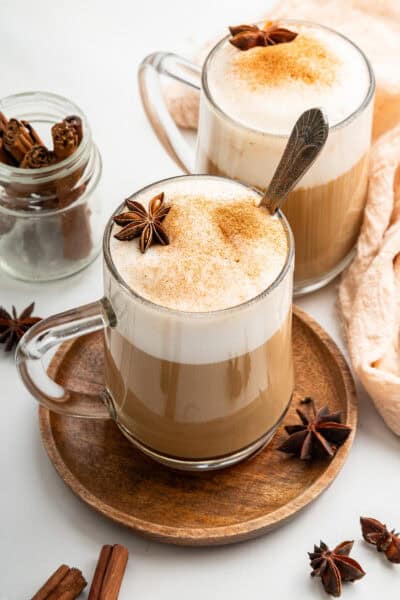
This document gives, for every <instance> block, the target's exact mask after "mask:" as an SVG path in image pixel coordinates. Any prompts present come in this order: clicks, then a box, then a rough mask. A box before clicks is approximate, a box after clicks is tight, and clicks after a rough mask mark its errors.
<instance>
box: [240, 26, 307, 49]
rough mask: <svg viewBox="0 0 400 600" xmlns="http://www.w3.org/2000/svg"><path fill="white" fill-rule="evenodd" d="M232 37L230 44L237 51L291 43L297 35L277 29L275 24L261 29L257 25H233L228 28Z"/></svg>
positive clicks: (286, 30)
mask: <svg viewBox="0 0 400 600" xmlns="http://www.w3.org/2000/svg"><path fill="white" fill-rule="evenodd" d="M229 31H230V32H231V35H232V37H231V38H230V39H229V41H230V43H231V44H232V45H233V46H235V47H236V48H239V50H250V48H255V47H256V46H275V45H276V44H285V43H287V42H291V41H292V40H294V39H295V38H296V37H297V33H295V32H294V31H290V30H289V29H285V28H284V27H279V25H277V24H276V23H268V24H266V26H265V27H264V28H263V29H260V28H259V27H257V25H234V26H231V27H229Z"/></svg>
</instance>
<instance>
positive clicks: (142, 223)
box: [114, 192, 171, 253]
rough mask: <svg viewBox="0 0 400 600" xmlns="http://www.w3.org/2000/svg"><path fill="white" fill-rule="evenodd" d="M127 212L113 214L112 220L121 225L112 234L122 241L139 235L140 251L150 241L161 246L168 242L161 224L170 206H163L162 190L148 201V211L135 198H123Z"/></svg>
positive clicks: (143, 250)
mask: <svg viewBox="0 0 400 600" xmlns="http://www.w3.org/2000/svg"><path fill="white" fill-rule="evenodd" d="M125 204H126V206H127V207H128V208H129V211H128V212H124V213H120V214H119V215H115V217H114V222H115V223H116V224H117V225H121V227H122V229H121V230H120V231H118V233H116V234H115V235H114V237H115V238H117V240H120V241H122V242H125V241H129V240H133V238H136V237H139V235H140V244H139V247H140V251H141V252H143V253H144V252H146V250H147V249H148V248H149V247H150V246H151V244H152V243H156V242H157V243H159V244H162V245H163V246H167V245H168V244H169V238H168V235H167V233H166V231H165V230H164V228H163V226H162V222H163V220H164V219H165V217H166V216H167V214H168V212H169V210H170V208H171V207H170V206H164V192H162V193H161V194H158V195H157V196H155V197H154V198H152V199H151V200H150V202H149V209H148V211H147V210H146V209H145V207H144V206H143V205H142V204H140V202H136V201H135V200H129V198H128V200H125Z"/></svg>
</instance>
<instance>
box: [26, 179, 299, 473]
mask: <svg viewBox="0 0 400 600" xmlns="http://www.w3.org/2000/svg"><path fill="white" fill-rule="evenodd" d="M188 178H190V179H194V180H197V181H198V180H199V178H200V179H203V178H205V179H207V180H209V179H212V180H213V181H214V180H215V181H216V183H219V184H221V185H222V184H223V183H224V182H225V185H226V183H227V180H226V179H225V178H220V177H210V176H207V175H193V176H190V175H189V176H180V177H174V178H171V179H167V180H164V181H162V182H159V183H157V184H152V185H149V186H147V187H146V188H143V190H140V191H139V192H137V193H136V194H134V195H133V196H131V199H132V200H134V199H135V198H136V197H137V195H138V194H142V193H143V192H145V193H146V194H148V196H149V197H152V196H153V195H154V193H153V191H152V190H153V188H154V186H156V185H158V186H159V185H161V184H162V186H163V189H164V190H165V192H166V193H168V185H170V184H172V185H176V182H178V183H179V180H182V179H185V180H187V179H188ZM230 183H232V182H230ZM235 185H237V186H238V191H239V193H240V192H241V191H243V188H245V189H246V190H248V186H245V185H244V184H241V183H239V182H235ZM256 193H257V194H260V193H259V192H256ZM260 198H261V194H260ZM123 206H124V205H121V206H120V207H119V208H118V209H117V210H116V212H115V213H114V214H117V213H119V212H120V211H121V209H122V208H123ZM278 218H279V219H280V220H281V223H282V226H283V229H284V232H285V234H286V238H287V247H288V251H287V255H286V259H285V264H284V266H283V268H282V270H281V272H280V274H279V275H278V276H277V278H276V279H275V281H273V282H272V283H271V285H270V286H269V287H268V288H267V289H265V290H263V291H262V292H261V293H260V294H258V295H257V296H256V297H254V298H252V299H250V300H248V301H246V302H244V303H242V304H239V305H237V306H233V307H230V308H226V309H222V310H216V311H212V312H184V311H180V310H174V309H170V308H166V307H164V306H161V305H159V304H155V303H153V302H151V301H150V300H147V299H145V298H143V297H141V296H140V295H139V294H137V293H136V292H135V291H134V290H133V289H131V288H130V287H129V286H128V285H127V283H126V282H125V281H124V280H123V279H122V277H121V276H120V274H119V273H118V270H117V268H116V266H115V264H114V262H113V259H112V255H111V251H110V237H111V234H112V228H113V218H112V217H111V218H110V220H109V222H108V225H107V227H106V229H105V233H104V239H103V263H104V297H103V298H102V299H101V300H98V301H96V302H93V303H91V304H88V305H85V306H81V307H79V308H75V309H73V310H69V311H67V312H64V313H61V314H58V315H55V316H51V317H49V318H47V319H44V320H43V321H40V322H39V323H37V324H36V325H35V326H34V327H32V328H31V329H30V330H29V331H28V332H27V333H26V334H25V336H24V337H23V338H22V340H21V342H20V344H19V346H18V348H17V355H16V361H17V366H18V369H19V372H20V375H21V377H22V379H23V381H24V383H25V385H26V387H27V389H28V390H29V391H30V392H31V393H32V394H33V396H35V397H36V399H37V400H38V401H39V402H40V404H42V405H43V406H45V407H46V408H48V409H50V410H52V411H54V412H57V413H60V414H63V415H69V416H75V417H86V418H95V419H96V418H97V419H113V420H114V421H115V423H116V424H117V426H118V427H119V429H120V430H121V432H122V433H123V434H124V435H125V436H126V437H127V438H128V439H129V440H130V442H131V443H132V444H133V445H134V446H135V447H137V448H138V449H140V450H141V451H142V452H144V453H145V454H147V455H148V456H150V457H152V458H153V459H155V460H156V461H158V462H160V463H163V464H164V465H167V466H170V467H174V468H177V469H184V470H208V469H219V468H223V467H226V466H229V465H232V464H235V463H236V462H238V461H240V460H243V459H244V458H247V457H248V456H251V455H253V454H254V453H256V452H257V451H259V450H260V449H261V448H263V447H264V446H265V445H266V444H267V443H268V442H269V440H270V439H271V438H272V436H273V434H274V433H275V431H276V429H277V427H278V426H279V424H280V422H281V421H282V419H283V416H284V414H285V413H286V410H287V408H288V406H289V403H290V400H291V396H292V393H293V388H294V377H293V359H292V342H291V315H292V288H293V265H294V246H293V237H292V234H291V230H290V227H289V225H288V223H287V221H286V219H285V217H284V216H283V215H282V214H281V213H278ZM95 331H104V360H105V366H104V384H105V388H104V391H103V392H102V393H101V394H99V395H98V396H93V397H91V398H89V396H88V395H86V394H85V395H79V394H76V393H74V392H73V391H71V390H64V389H62V388H61V387H60V386H58V385H56V384H55V383H54V382H53V381H52V380H50V379H49V377H48V376H47V375H46V374H45V372H44V369H43V366H42V357H44V355H45V354H46V353H47V352H48V351H49V350H50V349H52V348H54V347H55V346H57V345H59V344H60V343H62V342H64V341H66V340H70V339H72V338H76V337H79V336H81V335H84V334H88V333H91V332H95Z"/></svg>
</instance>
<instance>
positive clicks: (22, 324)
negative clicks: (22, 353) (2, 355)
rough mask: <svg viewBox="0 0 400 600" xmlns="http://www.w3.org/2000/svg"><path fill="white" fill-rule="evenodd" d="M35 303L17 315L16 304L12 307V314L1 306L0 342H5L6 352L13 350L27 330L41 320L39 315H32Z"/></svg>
mask: <svg viewBox="0 0 400 600" xmlns="http://www.w3.org/2000/svg"><path fill="white" fill-rule="evenodd" d="M34 308H35V303H34V302H32V304H30V305H29V306H27V307H26V308H25V310H23V311H22V313H21V314H20V315H19V316H17V311H16V310H15V306H13V307H12V311H11V312H12V314H11V315H10V313H9V312H7V311H6V309H5V308H3V307H2V306H0V344H5V347H4V350H5V352H11V350H12V349H13V347H14V346H15V345H16V344H17V343H18V342H19V340H20V339H21V338H22V336H23V335H24V333H25V332H27V331H28V329H30V328H31V327H32V325H34V324H35V323H38V322H39V321H41V319H40V318H39V317H32V316H31V315H32V313H33V309H34Z"/></svg>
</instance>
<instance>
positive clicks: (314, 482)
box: [39, 308, 357, 546]
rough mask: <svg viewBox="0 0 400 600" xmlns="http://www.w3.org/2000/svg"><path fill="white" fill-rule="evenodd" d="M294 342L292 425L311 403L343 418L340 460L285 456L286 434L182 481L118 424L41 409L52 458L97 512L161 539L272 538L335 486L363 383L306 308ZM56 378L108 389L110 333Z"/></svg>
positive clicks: (73, 351) (66, 358) (67, 359)
mask: <svg viewBox="0 0 400 600" xmlns="http://www.w3.org/2000/svg"><path fill="white" fill-rule="evenodd" d="M293 335H294V359H295V370H296V390H295V396H294V400H293V402H292V406H291V408H290V409H289V411H288V414H287V416H286V418H285V423H293V422H297V417H296V415H295V414H294V410H295V407H296V406H297V404H298V401H299V400H300V399H301V398H303V397H304V396H306V395H311V396H314V398H315V399H316V400H317V402H318V404H320V405H322V404H325V403H327V404H328V405H329V407H330V408H331V409H332V410H341V411H342V416H343V420H344V421H345V422H346V423H347V424H348V425H350V426H351V427H353V432H352V434H351V436H350V438H349V439H348V440H347V442H346V443H345V444H344V446H342V447H341V448H340V449H339V450H338V452H337V454H336V456H335V457H334V458H333V460H332V461H330V462H329V461H327V460H321V461H317V462H313V463H311V464H307V463H305V462H303V461H300V460H299V459H297V458H293V457H290V456H288V455H285V454H283V453H281V452H278V451H277V450H276V446H277V445H278V444H279V443H280V442H281V441H282V440H283V439H284V438H285V437H286V433H285V432H284V431H283V427H281V428H280V429H279V431H278V433H277V434H276V436H275V438H274V440H273V441H272V443H271V444H270V445H269V446H268V447H267V448H266V449H265V450H263V451H262V452H261V453H260V454H258V455H257V456H256V457H254V458H252V459H251V460H248V461H247V462H243V463H241V464H239V465H237V466H235V467H231V468H229V469H226V470H223V471H214V472H210V473H199V474H197V473H195V474H188V473H182V472H177V471H172V470H169V469H167V468H165V467H162V466H160V465H158V464H157V463H155V462H152V461H151V460H150V459H148V458H146V457H145V456H143V455H142V454H141V453H140V452H139V451H137V450H135V449H134V448H133V447H132V446H131V445H130V444H129V442H128V441H127V440H126V439H125V438H124V437H123V436H122V434H121V433H120V432H119V430H118V429H117V427H116V426H115V425H114V423H113V422H111V421H90V420H86V419H77V418H70V417H62V416H60V415H56V414H54V413H51V412H49V411H48V410H47V409H44V408H40V413H39V414H40V427H41V434H42V438H43V443H44V445H45V448H46V450H47V453H48V455H49V457H50V460H51V461H52V463H53V464H54V466H55V468H56V469H57V471H58V473H59V475H60V476H61V478H62V479H63V480H64V481H65V483H66V484H67V485H68V486H69V487H70V488H71V489H72V490H73V491H74V492H75V494H77V495H78V496H79V497H80V498H81V499H82V500H83V501H84V502H86V503H87V504H88V505H89V506H91V507H92V508H94V509H95V510H97V511H99V512H100V513H102V514H103V515H105V516H106V517H109V518H110V519H112V520H114V521H117V522H118V523H121V524H123V525H126V526H128V527H130V528H131V529H133V530H134V531H136V532H138V533H141V534H144V535H147V536H150V537H152V538H154V539H157V540H159V541H163V542H169V543H173V544H181V545H198V546H201V545H204V546H206V545H212V544H228V543H233V542H239V541H241V540H245V539H248V538H251V537H255V536H258V535H261V534H262V533H265V532H266V531H268V529H270V528H272V527H274V526H277V525H279V524H280V523H282V522H283V521H285V520H286V519H288V518H289V517H292V516H293V515H295V514H296V513H297V512H299V510H301V509H302V508H304V507H305V506H306V505H307V504H308V503H309V502H311V501H312V500H315V498H316V497H317V496H318V495H319V494H320V493H321V492H323V491H324V490H325V489H326V488H327V487H328V485H329V484H330V483H332V481H333V479H334V478H335V476H336V475H337V474H338V472H339V470H340V468H341V467H342V465H343V463H344V462H345V460H346V457H347V454H348V453H349V451H350V447H351V444H352V442H353V438H354V433H355V427H356V421H357V403H356V394H355V388H354V382H353V379H352V376H351V374H350V371H349V368H348V366H347V364H346V362H345V360H344V357H343V356H342V354H341V353H340V351H339V349H338V348H337V346H336V345H335V344H334V342H333V341H332V340H331V338H330V337H329V336H328V335H327V333H326V332H325V331H324V330H323V329H322V328H321V327H320V326H319V325H317V324H316V323H315V321H314V320H313V319H311V318H310V317H309V316H308V315H306V314H305V313H304V312H302V311H300V310H299V309H298V308H296V309H295V312H294V320H293ZM51 375H52V377H53V378H54V379H55V380H57V381H59V382H60V380H62V381H63V382H64V383H65V382H66V381H70V382H72V379H74V384H75V388H76V387H82V385H84V382H85V381H86V382H88V385H90V387H91V389H92V390H93V386H94V388H96V386H101V378H102V340H101V335H100V334H91V335H89V336H86V337H85V338H80V339H78V340H74V341H72V342H67V343H66V344H65V345H64V346H62V347H61V348H60V349H59V351H58V353H57V354H56V355H55V357H54V359H53V361H52V364H51ZM77 379H78V380H79V381H78V383H76V382H77ZM82 391H83V390H82Z"/></svg>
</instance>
